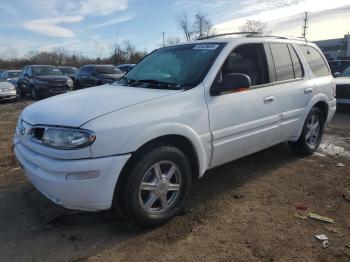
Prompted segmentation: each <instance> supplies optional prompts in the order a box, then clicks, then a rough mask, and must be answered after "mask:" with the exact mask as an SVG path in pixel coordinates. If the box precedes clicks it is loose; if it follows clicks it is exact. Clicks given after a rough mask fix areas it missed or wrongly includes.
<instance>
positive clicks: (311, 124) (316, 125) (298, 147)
mask: <svg viewBox="0 0 350 262" xmlns="http://www.w3.org/2000/svg"><path fill="white" fill-rule="evenodd" d="M324 122H325V120H324V116H323V113H322V111H321V110H320V109H319V108H317V107H314V108H312V109H311V111H310V112H309V114H308V116H307V117H306V120H305V123H304V127H303V130H302V133H301V135H300V137H299V139H298V141H296V142H290V143H289V145H290V147H291V148H292V149H293V150H294V151H296V152H299V153H302V154H312V153H313V152H315V151H316V150H317V148H318V147H319V145H320V143H321V140H322V135H323V127H324Z"/></svg>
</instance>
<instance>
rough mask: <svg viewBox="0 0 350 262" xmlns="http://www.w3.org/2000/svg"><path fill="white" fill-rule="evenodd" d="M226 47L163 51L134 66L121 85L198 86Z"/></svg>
mask: <svg viewBox="0 0 350 262" xmlns="http://www.w3.org/2000/svg"><path fill="white" fill-rule="evenodd" d="M223 46H224V43H205V44H201V43H198V44H187V45H178V46H171V47H165V48H161V49H159V50H156V51H154V52H153V53H151V54H150V55H149V56H147V57H146V58H145V59H144V60H142V61H141V62H140V63H139V64H137V65H136V66H135V67H133V68H132V69H131V70H130V71H129V72H128V73H127V74H126V75H125V77H124V78H123V79H122V80H121V82H120V83H121V84H125V85H132V86H135V84H133V83H136V84H137V83H143V85H142V87H149V88H162V87H164V88H167V87H168V88H169V87H170V86H172V88H181V89H183V88H184V87H186V88H189V87H194V86H195V85H197V84H199V82H201V81H202V80H203V78H204V76H205V74H206V73H207V72H208V70H209V69H210V66H211V65H212V63H213V62H214V60H215V58H216V57H217V55H218V54H219V52H220V51H221V50H222V48H223ZM123 81H124V83H123ZM144 83H148V85H146V86H145V85H144Z"/></svg>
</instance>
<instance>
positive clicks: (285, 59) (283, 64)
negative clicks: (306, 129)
mask: <svg viewBox="0 0 350 262" xmlns="http://www.w3.org/2000/svg"><path fill="white" fill-rule="evenodd" d="M269 47H270V55H271V57H272V61H273V63H274V66H275V76H274V85H275V97H276V102H277V105H278V108H279V118H280V132H279V136H278V138H277V140H278V141H279V142H282V141H286V140H290V139H293V138H295V137H296V136H297V135H298V131H299V127H300V125H301V121H303V116H304V113H305V110H306V108H307V106H308V104H309V102H310V100H311V98H312V95H313V92H314V90H313V83H312V82H311V81H310V79H309V76H308V75H307V73H306V70H305V69H304V68H303V66H302V63H301V56H300V54H298V53H297V51H296V49H295V47H294V46H293V45H291V44H287V43H277V42H276V43H270V44H269Z"/></svg>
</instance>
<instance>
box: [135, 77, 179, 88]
mask: <svg viewBox="0 0 350 262" xmlns="http://www.w3.org/2000/svg"><path fill="white" fill-rule="evenodd" d="M134 81H135V82H133V83H147V84H152V85H156V86H159V87H160V88H167V89H179V88H181V87H182V85H180V84H177V83H170V82H161V81H158V80H155V79H141V80H134Z"/></svg>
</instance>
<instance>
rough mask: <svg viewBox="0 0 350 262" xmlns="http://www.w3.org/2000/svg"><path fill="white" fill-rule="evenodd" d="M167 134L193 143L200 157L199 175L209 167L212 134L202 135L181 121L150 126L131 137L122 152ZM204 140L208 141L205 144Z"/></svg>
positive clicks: (134, 148)
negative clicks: (181, 137) (207, 143)
mask: <svg viewBox="0 0 350 262" xmlns="http://www.w3.org/2000/svg"><path fill="white" fill-rule="evenodd" d="M166 135H179V136H183V137H185V138H187V139H188V140H189V141H190V142H191V143H192V145H193V147H194V149H195V151H196V153H197V158H198V164H199V176H202V175H203V174H204V172H205V170H206V169H207V167H208V163H209V159H210V150H208V148H210V134H205V135H203V136H202V137H200V136H199V135H198V134H197V133H196V132H195V131H194V130H193V129H192V128H191V127H189V126H187V125H184V124H180V123H161V124H158V125H154V126H150V127H149V128H147V129H146V130H143V131H142V133H140V134H139V135H138V136H136V137H134V138H133V139H130V140H129V142H128V143H127V144H125V145H124V146H123V147H122V148H121V151H122V152H135V151H136V150H137V149H139V148H140V147H141V146H143V145H144V144H146V143H147V142H149V141H151V140H153V139H156V138H159V137H161V136H166ZM203 141H208V142H209V145H207V146H205V145H204V143H205V142H203ZM208 151H209V152H208Z"/></svg>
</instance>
